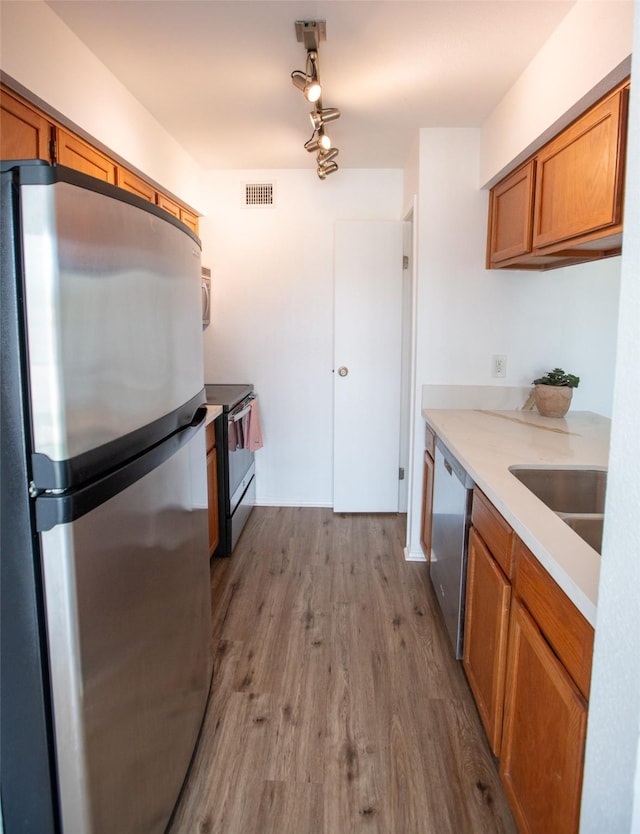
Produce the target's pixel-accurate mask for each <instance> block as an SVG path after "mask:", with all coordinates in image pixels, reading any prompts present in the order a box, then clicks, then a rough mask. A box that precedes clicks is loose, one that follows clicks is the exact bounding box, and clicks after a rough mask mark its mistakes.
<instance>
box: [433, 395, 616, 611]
mask: <svg viewBox="0 0 640 834" xmlns="http://www.w3.org/2000/svg"><path fill="white" fill-rule="evenodd" d="M422 416H423V417H424V418H425V420H426V422H427V423H428V424H429V425H430V426H431V428H432V429H433V430H434V431H435V433H436V434H437V435H438V436H439V437H440V438H441V439H442V441H443V442H444V444H445V446H447V448H448V449H450V451H451V452H452V453H453V455H454V456H455V457H456V458H457V459H458V460H459V461H460V463H461V464H462V466H464V468H465V469H466V471H467V472H468V473H469V475H470V476H471V478H472V479H473V481H474V482H475V483H476V484H477V485H478V487H479V488H480V489H481V490H482V491H483V492H484V493H485V495H486V496H487V497H488V498H489V499H490V500H491V502H492V503H493V505H494V506H495V507H496V509H497V510H498V511H499V512H500V513H502V515H503V516H504V518H505V519H506V520H507V521H508V522H509V524H510V525H511V527H512V528H513V529H514V530H515V532H516V533H517V535H518V536H519V537H520V538H521V539H522V541H523V542H524V543H525V544H526V545H527V547H528V548H529V549H530V550H531V552H532V553H533V554H534V555H535V556H536V557H537V558H538V560H539V561H540V563H541V564H542V565H543V566H544V567H545V568H546V570H547V571H548V572H549V573H550V574H551V576H552V577H553V578H554V579H555V580H556V582H557V583H558V585H560V587H561V588H562V589H563V591H564V592H565V593H566V594H567V596H568V597H569V599H571V601H572V602H573V603H574V604H575V605H576V607H577V608H578V609H579V610H580V611H581V612H582V614H583V615H584V616H585V618H586V619H587V620H588V621H589V622H590V623H591V625H594V626H595V621H596V611H597V603H598V582H599V577H600V555H599V554H598V553H597V552H596V551H595V550H594V549H593V548H592V547H590V546H589V545H588V544H587V543H586V542H585V541H583V539H581V538H580V537H579V536H578V535H577V533H575V532H574V531H573V530H571V528H570V527H569V526H568V525H566V524H565V523H564V522H563V521H562V520H561V519H560V518H559V517H558V516H556V514H555V513H554V512H553V511H552V510H550V509H549V508H548V507H546V506H545V505H544V504H543V503H542V501H540V500H539V499H538V498H536V497H535V495H533V493H532V492H530V491H529V490H528V489H527V488H526V487H525V486H524V485H523V484H521V483H520V481H518V480H517V478H516V477H515V476H514V475H512V474H511V472H509V467H510V466H513V465H514V464H533V465H538V466H539V465H551V466H559V465H560V466H561V465H569V466H584V467H590V466H596V467H606V466H607V465H608V459H609V434H610V427H611V421H610V420H608V419H607V418H606V417H601V416H600V415H598V414H593V413H591V412H588V411H577V412H569V414H567V416H566V417H565V418H563V419H554V418H549V417H541V416H540V415H539V414H538V413H537V412H535V411H485V410H448V409H431V408H427V409H424V410H423V412H422Z"/></svg>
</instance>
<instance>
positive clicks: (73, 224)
mask: <svg viewBox="0 0 640 834" xmlns="http://www.w3.org/2000/svg"><path fill="white" fill-rule="evenodd" d="M65 170H66V169H63V168H61V169H59V170H58V172H54V174H51V173H50V172H49V176H50V177H51V176H54V175H55V177H57V178H58V179H59V180H62V179H64V178H65V177H66V179H68V180H69V181H58V182H55V183H54V184H48V185H47V184H22V185H21V186H20V190H19V194H20V210H21V217H22V239H21V246H22V251H23V264H24V265H23V270H24V277H23V280H24V293H25V301H26V309H25V324H26V358H27V362H28V368H29V385H30V393H31V401H32V425H33V445H34V448H33V451H34V452H35V453H37V454H41V455H43V456H47V457H48V458H50V459H51V460H52V461H64V460H68V459H70V458H74V457H77V456H79V455H81V454H82V453H84V452H87V451H89V450H92V449H96V448H98V447H102V446H104V445H105V444H108V443H109V442H111V441H114V440H117V439H118V438H120V437H123V436H125V435H130V434H131V433H132V432H136V431H137V430H140V429H142V428H143V427H145V426H148V425H152V424H154V423H155V422H156V421H157V420H158V419H159V418H161V417H162V416H163V415H166V414H169V413H171V412H173V411H175V409H177V408H179V407H180V406H181V405H182V404H183V403H185V402H188V401H189V400H191V399H192V398H193V397H195V396H196V395H198V394H199V393H200V392H202V389H203V363H202V325H201V300H200V246H199V243H198V242H197V239H194V237H193V236H191V235H190V234H189V233H188V232H187V230H186V228H183V227H182V226H181V224H180V223H177V222H175V223H174V222H173V219H164V218H162V217H161V216H160V212H159V210H158V209H155V207H153V206H149V208H148V209H146V208H144V206H143V205H142V204H141V203H142V201H137V200H136V199H135V198H134V197H133V195H132V196H131V197H129V196H128V195H127V193H126V192H122V191H121V190H120V189H116V188H114V187H111V186H107V185H105V184H102V183H98V181H97V180H93V179H92V178H90V177H84V176H83V175H81V174H75V173H74V172H69V173H67V174H65V173H64V172H65ZM167 217H168V216H167ZM165 433H166V432H165ZM157 439H159V438H157ZM154 442H155V441H154ZM107 460H108V462H109V463H111V461H112V454H111V453H109V454H108V455H107ZM38 486H42V487H45V488H46V487H50V486H51V484H38ZM62 486H65V485H64V484H63V485H62Z"/></svg>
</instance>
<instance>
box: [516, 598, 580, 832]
mask: <svg viewBox="0 0 640 834" xmlns="http://www.w3.org/2000/svg"><path fill="white" fill-rule="evenodd" d="M586 726H587V704H586V701H585V700H584V698H583V697H582V695H580V693H579V691H578V689H577V688H576V686H575V685H574V683H573V681H572V680H571V678H570V677H569V675H568V674H567V672H566V671H565V670H564V668H563V667H562V665H561V664H560V663H559V661H558V660H557V658H556V657H555V655H554V654H553V652H552V651H551V649H550V648H549V646H548V645H547V643H546V641H545V640H544V638H543V637H542V635H541V633H540V631H539V630H538V628H537V627H536V625H535V623H534V621H533V620H532V619H531V617H530V616H529V614H528V612H527V610H526V609H525V608H524V606H522V605H521V604H520V603H519V602H518V600H514V601H513V605H512V613H511V628H510V634H509V658H508V663H507V688H506V703H505V719H504V729H503V737H502V751H501V757H502V758H501V761H500V776H501V778H502V781H503V784H504V787H505V791H506V793H507V795H508V797H509V801H510V803H511V808H512V810H513V813H514V816H515V818H516V821H517V823H518V827H519V829H520V831H521V832H522V834H577V831H578V825H579V820H580V794H581V787H582V768H583V757H584V743H585V733H586Z"/></svg>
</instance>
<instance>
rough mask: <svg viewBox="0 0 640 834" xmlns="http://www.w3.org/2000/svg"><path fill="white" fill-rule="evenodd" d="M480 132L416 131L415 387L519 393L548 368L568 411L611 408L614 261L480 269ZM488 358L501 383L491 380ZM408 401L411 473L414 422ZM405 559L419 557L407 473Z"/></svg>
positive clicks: (417, 440) (420, 442)
mask: <svg viewBox="0 0 640 834" xmlns="http://www.w3.org/2000/svg"><path fill="white" fill-rule="evenodd" d="M479 157H480V131H479V130H476V129H473V128H433V129H424V130H422V131H421V137H420V171H419V196H418V213H417V214H418V222H417V227H416V233H417V235H418V301H417V305H418V309H417V321H418V333H417V349H416V385H417V386H418V388H419V389H420V388H421V386H422V385H425V384H443V385H444V384H449V385H505V386H529V385H530V384H531V382H532V380H533V379H534V378H535V377H536V376H538V375H539V374H540V373H541V372H544V371H547V370H550V369H551V368H553V367H557V366H560V367H563V368H564V369H565V370H567V371H569V372H571V373H575V374H577V375H578V376H580V377H581V385H580V387H579V388H578V389H577V390H576V392H575V394H574V397H575V399H574V402H573V404H572V408H574V409H579V410H589V411H596V412H598V413H600V414H604V415H606V416H609V415H610V414H611V407H612V390H613V371H614V364H615V347H616V323H617V314H618V313H617V311H618V291H619V274H620V258H611V259H608V260H604V261H599V262H597V263H591V264H588V265H584V266H574V267H568V268H564V269H556V270H550V271H548V272H543V273H538V272H524V271H512V270H506V271H502V270H486V269H485V268H484V257H485V246H486V224H487V192H485V191H481V190H479V189H478V187H477V175H478V165H479ZM493 354H506V355H507V376H506V378H505V379H504V380H496V379H493V378H492V377H491V357H492V355H493ZM420 407H421V396H420V390H418V392H417V396H416V405H415V409H416V414H415V418H416V428H415V434H414V454H413V466H414V473H415V472H420V471H421V466H422V450H423V448H424V436H423V432H424V423H423V421H422V420H420V419H419V411H420ZM414 483H415V484H416V488H415V489H414V495H413V501H412V519H411V534H410V552H411V554H412V555H413V556H414V557H417V556H418V555H419V522H420V491H421V488H420V487H419V484H420V479H419V478H418V477H416V475H415V474H414Z"/></svg>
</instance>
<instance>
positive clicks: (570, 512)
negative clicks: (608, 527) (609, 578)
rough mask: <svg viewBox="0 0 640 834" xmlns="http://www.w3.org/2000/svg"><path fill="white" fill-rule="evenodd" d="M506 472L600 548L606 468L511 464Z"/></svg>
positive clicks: (582, 537)
mask: <svg viewBox="0 0 640 834" xmlns="http://www.w3.org/2000/svg"><path fill="white" fill-rule="evenodd" d="M509 471H510V472H511V474H512V475H514V476H515V477H516V478H517V479H518V480H519V481H520V482H521V483H522V484H524V486H526V487H527V489H529V490H530V491H531V492H532V493H533V494H534V495H535V496H536V497H537V498H539V499H540V501H542V503H543V504H546V506H547V507H549V509H550V510H553V512H554V513H556V514H557V515H558V516H560V518H561V519H562V520H563V521H564V522H565V523H566V524H568V525H569V527H571V529H572V530H574V531H575V532H576V533H577V534H578V535H579V536H580V538H581V539H583V540H584V541H586V542H587V544H589V545H590V546H591V547H592V548H593V549H594V550H596V551H597V552H598V553H600V552H601V551H602V527H603V523H604V499H605V493H606V489H607V470H606V469H604V468H580V467H555V466H548V467H539V466H538V467H536V466H510V467H509Z"/></svg>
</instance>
